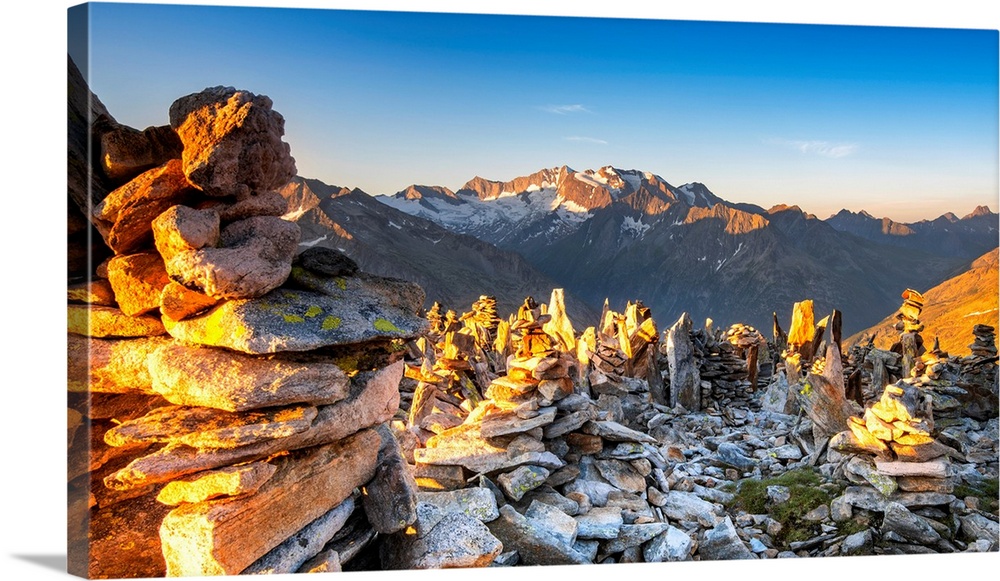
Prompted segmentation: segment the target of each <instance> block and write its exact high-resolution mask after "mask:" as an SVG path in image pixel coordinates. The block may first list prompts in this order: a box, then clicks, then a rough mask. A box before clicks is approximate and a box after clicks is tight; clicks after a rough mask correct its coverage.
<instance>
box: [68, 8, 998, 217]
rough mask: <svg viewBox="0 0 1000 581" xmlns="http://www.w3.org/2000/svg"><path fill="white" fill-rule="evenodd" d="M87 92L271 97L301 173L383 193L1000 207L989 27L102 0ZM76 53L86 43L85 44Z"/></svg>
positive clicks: (149, 103)
mask: <svg viewBox="0 0 1000 581" xmlns="http://www.w3.org/2000/svg"><path fill="white" fill-rule="evenodd" d="M91 15H92V20H91V30H90V32H91V45H90V46H91V54H90V59H91V60H90V73H91V86H92V89H93V90H94V91H95V93H96V94H97V95H98V96H99V97H100V98H101V100H102V101H104V103H105V104H106V105H107V106H108V108H109V109H110V111H111V112H112V114H113V115H115V116H116V118H117V119H118V120H119V121H121V122H123V123H125V124H128V125H131V126H134V127H138V128H143V127H146V126H149V125H161V124H165V123H166V122H167V111H168V109H169V106H170V103H171V102H173V100H174V99H176V98H177V97H180V96H182V95H185V94H188V93H192V92H196V91H199V90H201V89H203V88H205V87H207V86H213V85H219V84H223V85H233V86H236V87H238V88H243V89H247V90H250V91H252V92H255V93H262V94H266V95H268V96H270V97H271V99H272V100H273V101H274V107H275V109H276V110H278V111H279V112H281V113H282V114H283V115H284V117H285V120H286V126H285V127H286V136H285V140H286V141H287V142H288V143H289V144H290V145H291V149H292V155H293V156H294V157H295V158H296V161H297V165H298V169H299V173H300V175H303V176H306V177H315V178H318V179H321V180H323V181H325V182H328V183H331V184H336V185H340V186H350V187H360V188H361V189H363V190H365V191H367V192H369V193H393V192H396V191H398V190H401V189H403V188H404V187H406V186H407V185H409V184H411V183H418V184H435V185H444V186H448V187H450V188H452V189H457V188H459V187H461V186H462V184H463V183H464V182H465V181H467V180H468V179H470V178H472V177H473V176H475V175H480V176H483V177H486V178H489V179H501V180H506V179H512V178H514V177H516V176H519V175H525V174H528V173H531V172H534V171H537V170H538V169H541V168H543V167H550V166H557V165H562V164H567V165H569V166H570V167H573V168H574V169H587V168H596V167H599V166H602V165H607V164H611V165H615V166H617V167H621V168H624V169H641V170H646V171H651V172H654V173H656V174H659V175H661V176H662V177H664V178H665V179H666V180H667V181H668V182H670V183H672V184H674V185H681V184H683V183H686V182H691V181H700V182H702V183H704V184H706V185H707V186H708V187H709V188H710V189H711V190H713V191H714V192H715V193H716V194H717V195H719V196H721V197H723V198H725V199H729V200H732V201H746V202H752V203H756V204H759V205H762V206H764V207H769V206H771V205H773V204H777V203H788V204H798V205H800V206H801V207H802V208H803V209H805V210H807V211H809V212H813V213H815V214H817V215H818V216H820V217H821V218H825V217H826V216H828V215H830V214H831V213H834V212H836V211H837V210H839V209H840V208H841V207H847V208H850V209H854V210H860V209H866V210H868V211H869V212H871V213H873V214H875V215H877V216H883V215H887V216H890V217H892V218H894V219H897V220H903V221H911V220H918V219H922V218H933V217H936V216H937V215H940V214H941V213H944V212H946V211H953V212H955V213H957V214H959V215H963V214H965V213H967V212H969V211H971V210H972V209H973V208H974V207H975V206H976V205H979V204H986V205H989V206H990V207H991V208H992V209H993V210H994V211H996V210H997V209H998V208H997V205H998V204H997V191H998V177H997V171H998V170H997V165H998V161H997V160H998V145H997V126H998V120H997V100H998V96H997V87H998V78H997V68H998V62H997V50H998V45H997V38H998V37H997V32H996V31H995V30H969V29H966V30H948V29H928V28H892V27H885V26H866V27H849V26H830V25H801V24H800V25H775V24H756V23H727V22H696V21H668V20H652V19H634V18H632V19H626V18H618V19H601V18H574V17H538V16H509V15H461V14H441V13H438V14H426V13H424V14H418V13H399V12H395V13H394V12H359V11H344V10H315V9H294V10H293V9H268V8H235V7H206V6H177V5H161V6H156V5H139V4H137V5H129V4H94V5H92V13H91ZM71 50H72V47H71Z"/></svg>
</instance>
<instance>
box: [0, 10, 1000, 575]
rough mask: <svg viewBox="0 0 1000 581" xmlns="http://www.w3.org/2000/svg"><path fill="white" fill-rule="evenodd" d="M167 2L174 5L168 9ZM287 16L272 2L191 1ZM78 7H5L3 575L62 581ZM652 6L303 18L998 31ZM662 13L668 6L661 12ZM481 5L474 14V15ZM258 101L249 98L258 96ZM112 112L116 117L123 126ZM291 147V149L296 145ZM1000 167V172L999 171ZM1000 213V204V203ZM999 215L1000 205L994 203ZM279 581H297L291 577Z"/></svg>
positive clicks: (879, 568) (912, 21)
mask: <svg viewBox="0 0 1000 581" xmlns="http://www.w3.org/2000/svg"><path fill="white" fill-rule="evenodd" d="M160 3H168V4H175V3H178V2H170V1H163V0H161V2H160ZM186 3H192V4H206V3H210V4H226V5H233V4H237V5H238V4H242V5H258V6H276V5H280V3H279V2H277V1H272V2H260V1H249V2H233V1H226V0H217V1H215V2H205V1H201V2H197V1H196V2H186ZM73 4H74V3H72V2H59V1H53V0H44V1H43V0H35V1H30V0H21V1H20V2H15V3H9V4H5V6H4V10H5V12H4V15H3V18H2V19H0V42H2V43H3V51H2V53H0V54H2V55H3V57H2V58H3V67H2V69H0V72H2V75H3V77H2V79H3V89H2V91H0V94H2V103H3V106H2V108H0V112H2V116H3V121H2V124H0V127H2V129H3V132H2V135H0V149H2V155H0V168H2V181H0V184H2V187H0V199H2V200H3V228H0V232H2V233H3V261H2V263H0V268H2V273H3V276H2V279H0V288H2V289H3V291H2V292H3V300H2V302H0V337H2V339H0V340H2V347H3V348H2V350H0V353H2V354H3V358H2V359H0V364H2V367H0V369H2V375H0V392H2V393H3V395H2V396H0V414H2V416H0V417H2V419H0V425H2V429H3V435H2V440H0V442H2V444H0V446H2V447H0V481H2V485H0V486H2V487H3V488H2V491H3V493H2V495H0V531H2V532H0V534H2V543H3V544H2V546H0V577H2V578H3V579H13V580H20V579H53V578H64V577H65V576H66V574H65V573H64V571H65V555H66V541H65V536H66V535H65V519H66V516H65V515H66V510H65V502H66V493H65V485H64V482H65V476H64V475H65V465H66V458H65V454H66V453H65V444H64V443H65V435H64V434H65V432H64V431H63V430H64V429H65V421H66V420H65V417H66V416H65V411H64V408H65V391H64V388H63V385H64V377H65V375H64V372H65V371H64V370H65V343H64V339H63V337H64V335H63V333H65V312H66V311H65V310H64V305H65V294H64V293H63V290H62V289H63V288H64V285H65V274H64V272H65V271H64V265H65V244H64V240H65V229H64V228H65V226H64V225H65V208H66V205H65V204H66V202H65V200H66V197H65V196H66V194H65V191H66V189H65V187H66V186H65V169H66V165H65V163H66V162H65V159H66V158H65V139H66V129H65V127H66V126H65V119H66V117H65V111H66V84H65V83H66V9H67V8H68V7H69V6H71V5H73ZM648 4H649V3H648V2H644V1H638V0H616V1H615V2H607V3H598V2H591V1H583V0H577V1H575V2H570V1H564V0H559V1H554V0H550V1H546V2H541V1H538V0H535V1H522V0H507V1H505V2H498V1H495V0H488V1H480V2H475V3H471V2H458V1H426V0H418V1H416V2H409V3H407V2H401V1H382V0H370V1H368V2H361V1H344V0H320V1H315V0H314V1H308V0H306V1H303V0H298V1H293V2H290V3H289V4H288V5H293V6H299V7H329V8H353V9H382V10H422V11H435V12H461V11H465V12H481V13H504V14H546V15H577V16H603V17H615V16H622V17H631V18H669V19H686V20H728V21H756V22H804V23H826V24H860V25H894V26H919V27H949V28H981V29H982V28H986V29H993V30H996V29H997V28H1000V12H998V9H997V8H996V3H995V2H989V1H972V0H949V1H947V2H937V3H934V4H936V6H931V4H930V3H927V2H919V3H917V2H912V1H909V2H876V1H874V0H868V1H855V0H840V1H835V2H829V1H823V2H778V1H771V0H763V1H757V2H738V1H716V0H700V1H698V2H685V3H684V4H683V5H679V6H678V5H673V4H670V5H665V6H662V7H658V8H651V7H649V6H648ZM664 4H665V3H664ZM470 6H472V7H470ZM248 88H250V89H252V87H248ZM113 113H114V112H113V111H112V114H113ZM293 146H294V144H293ZM998 161H1000V160H998ZM998 205H1000V204H998ZM992 207H994V208H995V207H997V205H993V206H992ZM998 565H1000V554H998V553H992V554H988V555H965V554H962V555H947V556H934V557H878V558H872V557H854V558H831V559H811V560H791V559H790V560H781V561H754V562H739V563H737V562H728V563H670V564H660V565H616V566H615V567H613V568H611V569H608V568H601V567H599V566H589V567H572V568H570V567H561V568H558V569H556V568H537V567H531V568H518V569H516V570H512V571H511V570H508V571H504V570H500V569H492V570H486V571H475V572H470V571H431V572H406V573H356V574H352V578H355V579H366V578H367V579H372V578H393V579H404V578H405V579H408V580H417V579H420V580H427V579H431V578H432V577H433V578H435V579H445V578H447V579H463V580H464V579H472V578H475V579H481V578H483V576H485V577H486V578H490V579H501V578H502V576H506V575H511V574H513V575H517V576H518V578H521V577H524V576H527V577H530V578H535V579H542V578H543V576H546V577H547V576H560V577H561V576H563V575H573V576H584V577H586V578H590V577H596V576H597V575H601V576H602V577H603V576H612V577H616V578H623V577H626V576H637V575H639V576H656V577H674V578H684V577H687V578H690V577H699V578H724V577H737V578H743V577H744V576H746V577H747V578H750V579H754V578H758V577H767V578H776V579H783V578H791V577H794V578H796V579H810V580H812V579H849V578H857V577H858V576H860V575H864V576H865V578H867V579H878V578H885V579H886V580H887V581H890V580H894V579H900V580H904V579H906V580H910V579H919V580H927V581H933V580H934V579H936V578H938V577H940V578H943V579H949V578H954V577H957V576H961V577H969V576H976V577H978V576H980V575H986V578H991V577H992V576H993V575H995V573H996V571H997V570H1000V569H998ZM279 578H280V579H294V578H297V577H293V576H291V575H282V576H279Z"/></svg>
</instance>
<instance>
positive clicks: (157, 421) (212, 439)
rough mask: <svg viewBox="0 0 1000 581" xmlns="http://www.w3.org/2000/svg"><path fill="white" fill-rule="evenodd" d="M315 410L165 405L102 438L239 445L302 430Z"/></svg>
mask: <svg viewBox="0 0 1000 581" xmlns="http://www.w3.org/2000/svg"><path fill="white" fill-rule="evenodd" d="M316 414H317V411H316V408H315V407H312V406H305V405H298V406H289V407H285V408H269V409H266V410H260V411H249V412H239V413H233V412H225V411H221V410H216V409H212V408H205V407H187V406H164V407H159V408H156V409H154V410H152V411H150V412H149V413H148V414H146V415H144V416H142V417H140V418H136V419H134V420H128V421H126V422H123V423H121V424H118V425H117V426H115V427H113V428H111V429H110V430H108V431H107V432H106V433H105V434H104V441H105V442H107V443H108V445H110V446H131V445H136V444H150V443H154V442H158V443H164V442H170V443H177V444H184V445H186V446H191V447H192V448H201V449H206V448H239V447H241V446H248V445H250V444H255V443H258V442H261V441H267V440H276V439H279V438H287V437H289V436H293V435H295V434H301V433H302V432H305V431H307V430H309V428H311V427H312V423H313V420H315V419H316Z"/></svg>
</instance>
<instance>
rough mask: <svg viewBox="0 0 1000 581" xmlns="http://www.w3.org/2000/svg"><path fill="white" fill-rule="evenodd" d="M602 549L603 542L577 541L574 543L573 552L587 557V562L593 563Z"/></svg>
mask: <svg viewBox="0 0 1000 581" xmlns="http://www.w3.org/2000/svg"><path fill="white" fill-rule="evenodd" d="M600 547H601V542H600V541H596V540H592V539H577V540H576V542H575V543H573V550H575V551H576V552H578V553H580V554H581V555H585V556H586V557H587V560H588V561H590V562H593V561H594V559H596V558H597V551H598V550H599V549H600Z"/></svg>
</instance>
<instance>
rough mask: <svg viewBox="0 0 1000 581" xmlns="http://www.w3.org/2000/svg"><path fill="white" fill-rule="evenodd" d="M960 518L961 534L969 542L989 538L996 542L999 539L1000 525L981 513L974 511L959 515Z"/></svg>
mask: <svg viewBox="0 0 1000 581" xmlns="http://www.w3.org/2000/svg"><path fill="white" fill-rule="evenodd" d="M958 520H959V522H960V523H961V526H960V528H959V535H960V537H961V538H963V539H966V540H968V541H969V542H975V541H977V540H988V541H990V542H992V543H994V544H996V542H997V539H998V538H1000V525H998V524H997V522H996V521H993V520H990V519H988V518H986V517H985V516H983V515H981V514H976V513H972V514H969V515H965V516H959V517H958Z"/></svg>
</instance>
